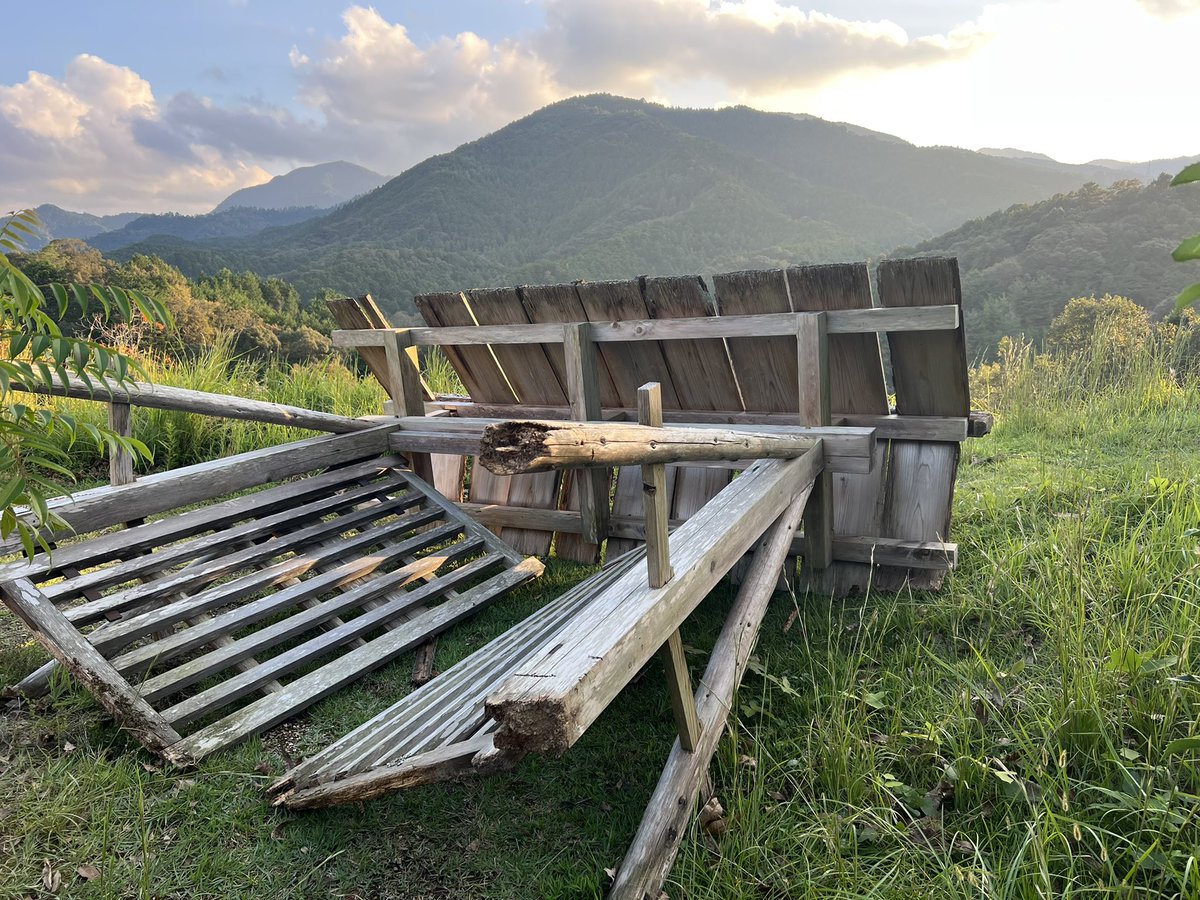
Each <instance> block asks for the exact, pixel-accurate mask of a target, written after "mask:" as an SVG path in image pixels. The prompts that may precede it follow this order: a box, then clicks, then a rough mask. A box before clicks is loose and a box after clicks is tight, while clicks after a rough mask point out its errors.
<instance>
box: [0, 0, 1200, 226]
mask: <svg viewBox="0 0 1200 900" xmlns="http://www.w3.org/2000/svg"><path fill="white" fill-rule="evenodd" d="M4 19H5V30H6V36H7V37H8V38H9V39H8V40H7V41H6V46H5V53H4V54H2V55H0V210H6V209H14V208H23V207H25V206H35V205H38V204H40V203H46V202H49V203H55V204H57V205H59V206H62V207H64V208H67V209H73V210H84V211H87V212H92V213H100V214H103V213H114V212H122V211H138V212H165V211H176V212H186V213H196V212H207V211H208V210H210V209H211V208H212V207H213V206H214V205H215V204H216V203H218V202H219V201H220V200H221V199H223V198H224V197H225V196H227V195H228V194H229V193H231V192H232V191H234V190H237V189H238V188H242V187H246V186H248V185H252V184H257V183H260V182H263V181H266V180H268V179H269V178H270V177H271V176H272V175H275V174H281V173H283V172H286V171H288V170H290V169H292V168H294V167H295V166H298V165H310V164H314V163H320V162H327V161H330V160H335V159H345V160H349V161H351V162H356V163H359V164H360V165H365V166H368V167H370V168H372V169H375V170H376V171H378V172H381V173H383V174H386V175H395V174H399V173H400V172H402V171H404V170H405V169H407V168H409V167H410V166H412V165H414V164H416V163H418V162H420V161H421V160H422V159H425V158H426V157H428V156H430V155H432V154H435V153H441V152H445V151H448V150H452V149H453V148H454V147H456V146H458V145H459V144H461V143H463V142H465V141H469V140H474V139H475V138H478V137H481V136H483V135H484V134H487V133H489V132H491V131H495V130H496V129H498V128H500V127H503V126H504V125H505V124H507V123H508V122H511V121H513V120H515V119H518V118H520V117H522V116H524V115H527V114H529V113H531V112H533V111H534V110H536V109H538V108H540V107H542V106H544V105H546V104H548V103H552V102H554V101H556V100H560V99H563V98H565V97H570V96H574V95H578V94H585V93H592V92H597V91H600V92H607V93H614V94H621V95H624V96H630V97H639V98H644V99H647V100H654V101H657V102H661V103H666V104H669V105H678V106H696V107H717V106H725V105H729V104H737V103H742V104H747V105H750V106H754V107H756V108H759V109H764V110H777V111H788V112H801V113H809V114H812V115H817V116H821V117H822V118H826V119H832V120H835V121H843V122H852V123H854V124H857V125H862V126H865V127H867V128H872V129H875V130H878V131H883V132H887V133H890V134H895V135H898V136H899V137H902V138H904V139H905V140H909V141H912V142H913V143H916V144H921V145H932V144H945V145H951V146H958V147H967V148H970V149H978V148H980V147H1017V148H1020V149H1023V150H1030V151H1036V152H1041V153H1047V154H1049V155H1051V156H1053V157H1055V158H1056V159H1060V160H1063V161H1065V162H1086V161H1088V160H1091V159H1097V158H1107V159H1122V160H1147V159H1157V158H1168V157H1175V156H1184V155H1195V154H1197V153H1200V120H1198V119H1197V118H1196V115H1195V104H1194V102H1193V99H1192V98H1194V96H1195V93H1196V89H1197V87H1198V86H1200V76H1198V75H1197V74H1196V69H1195V67H1194V59H1195V58H1196V53H1197V52H1198V51H1197V48H1200V0H1036V2H1035V0H1011V2H1000V3H983V2H975V0H888V2H885V0H807V2H804V3H796V2H792V0H461V2H460V0H441V2H428V0H422V2H415V0H410V2H378V3H375V4H374V5H358V4H354V3H347V2H341V3H339V2H318V0H170V2H151V0H107V2H105V3H95V2H93V0H72V2H62V0H43V2H41V3H38V4H30V3H26V4H12V5H10V7H9V8H7V9H6V10H5V13H4Z"/></svg>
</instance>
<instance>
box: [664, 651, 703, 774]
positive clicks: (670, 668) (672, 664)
mask: <svg viewBox="0 0 1200 900" xmlns="http://www.w3.org/2000/svg"><path fill="white" fill-rule="evenodd" d="M659 656H661V657H662V661H663V668H664V669H665V670H666V675H667V697H668V698H669V699H670V701H671V715H672V716H674V718H675V728H676V730H677V731H678V732H679V743H680V745H681V746H682V747H683V749H684V750H687V751H689V752H690V751H692V750H695V749H696V747H698V746H699V744H700V720H699V719H698V718H697V716H696V698H695V697H694V696H692V676H691V674H690V673H689V672H688V664H687V655H686V654H685V653H684V652H683V638H682V637H681V636H680V634H679V629H678V628H676V629H675V630H674V631H673V632H671V636H670V637H669V638H667V642H666V643H665V644H663V646H662V650H660V651H659Z"/></svg>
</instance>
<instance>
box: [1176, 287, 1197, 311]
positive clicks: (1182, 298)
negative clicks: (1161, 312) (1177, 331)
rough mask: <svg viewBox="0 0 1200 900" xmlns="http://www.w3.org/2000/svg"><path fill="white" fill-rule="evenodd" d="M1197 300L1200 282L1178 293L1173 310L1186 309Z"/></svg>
mask: <svg viewBox="0 0 1200 900" xmlns="http://www.w3.org/2000/svg"><path fill="white" fill-rule="evenodd" d="M1197 300H1200V281H1197V282H1196V283H1195V284H1193V285H1192V286H1191V287H1185V288H1184V289H1183V290H1182V291H1180V293H1179V296H1178V297H1176V298H1175V308H1176V309H1177V310H1178V309H1186V308H1187V307H1189V306H1191V305H1192V304H1193V303H1195V302H1196V301H1197Z"/></svg>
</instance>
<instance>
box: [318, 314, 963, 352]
mask: <svg viewBox="0 0 1200 900" xmlns="http://www.w3.org/2000/svg"><path fill="white" fill-rule="evenodd" d="M803 315H805V313H769V314H766V315H758V316H712V317H708V318H693V319H635V320H628V321H621V322H567V323H563V324H560V323H537V324H530V325H487V326H483V325H468V326H456V327H443V328H392V329H384V328H365V329H350V330H339V331H335V332H333V345H334V346H335V347H347V348H349V347H387V346H388V342H389V341H391V340H394V338H393V337H391V335H392V334H394V333H396V332H406V333H407V334H408V336H409V337H410V338H411V339H412V343H413V344H414V345H416V346H420V347H445V346H471V345H480V344H561V343H563V342H564V340H566V339H567V338H565V337H564V332H565V330H573V331H575V332H577V333H580V334H583V335H585V336H586V337H587V339H588V340H591V341H593V342H595V343H598V344H602V343H611V342H623V341H678V340H698V339H703V338H733V337H773V336H788V337H794V336H795V334H796V328H797V323H798V322H799V321H800V317H801V316H803ZM825 315H826V317H827V319H826V321H827V329H826V333H828V334H864V333H870V332H878V331H888V332H894V331H940V330H945V331H951V330H953V329H955V328H957V327H958V325H959V310H958V307H957V306H952V305H951V306H920V307H906V308H897V309H840V310H829V311H827V312H826V313H825Z"/></svg>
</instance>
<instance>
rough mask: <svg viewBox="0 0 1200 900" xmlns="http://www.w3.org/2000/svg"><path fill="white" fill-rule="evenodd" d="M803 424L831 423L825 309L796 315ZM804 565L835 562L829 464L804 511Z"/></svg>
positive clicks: (821, 566) (823, 565)
mask: <svg viewBox="0 0 1200 900" xmlns="http://www.w3.org/2000/svg"><path fill="white" fill-rule="evenodd" d="M796 323H797V324H796V360H797V364H798V368H799V373H800V378H799V389H800V424H801V425H828V424H830V412H829V335H828V333H827V332H828V325H827V320H826V316H825V313H823V312H815V313H801V314H800V315H799V316H797V319H796ZM804 534H805V549H806V555H805V558H804V564H805V566H808V567H811V568H813V569H827V568H829V566H830V565H831V564H832V563H833V476H832V474H831V473H830V471H829V469H828V467H826V468H825V469H824V470H823V471H822V472H821V474H820V475H818V476H817V481H816V484H814V485H813V491H812V497H811V498H810V500H809V502H808V508H807V509H806V510H805V512H804Z"/></svg>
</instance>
